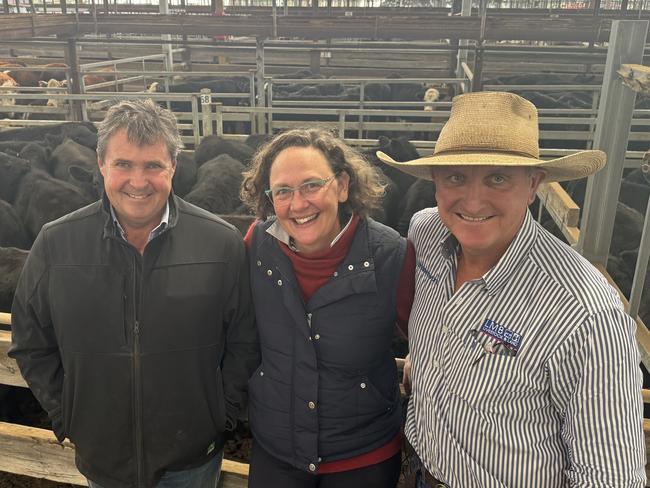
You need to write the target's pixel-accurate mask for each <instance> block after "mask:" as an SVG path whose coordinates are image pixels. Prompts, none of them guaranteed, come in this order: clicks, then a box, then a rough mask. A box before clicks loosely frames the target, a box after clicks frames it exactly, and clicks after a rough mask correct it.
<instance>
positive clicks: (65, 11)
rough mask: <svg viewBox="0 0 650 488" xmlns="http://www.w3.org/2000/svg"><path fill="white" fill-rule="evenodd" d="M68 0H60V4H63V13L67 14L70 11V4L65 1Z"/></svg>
mask: <svg viewBox="0 0 650 488" xmlns="http://www.w3.org/2000/svg"><path fill="white" fill-rule="evenodd" d="M65 1H66V0H60V2H59V5H61V13H62V14H67V13H68V6H67V5H66V3H65Z"/></svg>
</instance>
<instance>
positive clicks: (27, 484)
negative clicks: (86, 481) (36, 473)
mask: <svg viewBox="0 0 650 488" xmlns="http://www.w3.org/2000/svg"><path fill="white" fill-rule="evenodd" d="M0 488H77V487H75V485H69V484H67V483H56V482H54V481H49V480H41V479H38V478H30V477H29V476H20V475H17V474H9V473H2V472H0Z"/></svg>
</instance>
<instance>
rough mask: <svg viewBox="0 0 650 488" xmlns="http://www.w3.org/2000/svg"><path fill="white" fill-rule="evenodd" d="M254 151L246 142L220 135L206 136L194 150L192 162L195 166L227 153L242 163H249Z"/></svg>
mask: <svg viewBox="0 0 650 488" xmlns="http://www.w3.org/2000/svg"><path fill="white" fill-rule="evenodd" d="M254 153H255V151H254V150H253V149H252V148H251V147H250V146H248V145H247V144H245V143H243V142H239V141H235V140H232V139H225V138H223V137H221V136H207V137H204V138H203V139H202V140H201V143H200V144H199V146H198V147H197V148H196V150H195V152H194V162H195V163H196V165H197V166H199V167H200V166H201V165H202V164H203V163H205V162H206V161H208V160H210V159H214V158H216V157H217V156H219V155H220V154H228V155H229V156H231V157H233V158H234V159H236V160H238V161H241V162H242V163H243V164H244V165H247V164H248V163H250V160H251V158H252V157H253V154H254Z"/></svg>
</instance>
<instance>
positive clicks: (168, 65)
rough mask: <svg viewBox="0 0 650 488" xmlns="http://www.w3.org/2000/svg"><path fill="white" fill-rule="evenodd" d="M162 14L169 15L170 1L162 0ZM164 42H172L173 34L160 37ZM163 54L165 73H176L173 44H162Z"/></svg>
mask: <svg viewBox="0 0 650 488" xmlns="http://www.w3.org/2000/svg"><path fill="white" fill-rule="evenodd" d="M159 9H160V14H161V15H169V0H160V6H159ZM160 39H161V40H162V41H171V40H172V36H171V34H162V35H161V36H160ZM162 52H163V54H164V55H165V60H164V64H165V71H174V55H173V53H172V44H171V42H167V43H165V42H163V43H162Z"/></svg>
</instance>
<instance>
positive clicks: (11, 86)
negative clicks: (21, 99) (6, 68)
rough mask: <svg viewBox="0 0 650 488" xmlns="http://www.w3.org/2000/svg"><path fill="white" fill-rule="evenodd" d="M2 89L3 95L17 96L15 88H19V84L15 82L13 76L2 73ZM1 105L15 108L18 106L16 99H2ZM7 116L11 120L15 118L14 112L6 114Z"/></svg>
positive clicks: (0, 82)
mask: <svg viewBox="0 0 650 488" xmlns="http://www.w3.org/2000/svg"><path fill="white" fill-rule="evenodd" d="M0 87H2V88H4V89H3V90H0V93H2V94H5V95H6V94H15V93H16V90H15V88H17V87H18V83H17V82H16V80H14V79H13V78H12V77H11V76H9V75H8V74H7V73H3V72H0ZM0 105H8V106H13V105H16V99H15V98H2V99H0ZM6 116H8V117H9V118H12V117H13V116H14V113H13V112H10V113H6Z"/></svg>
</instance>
